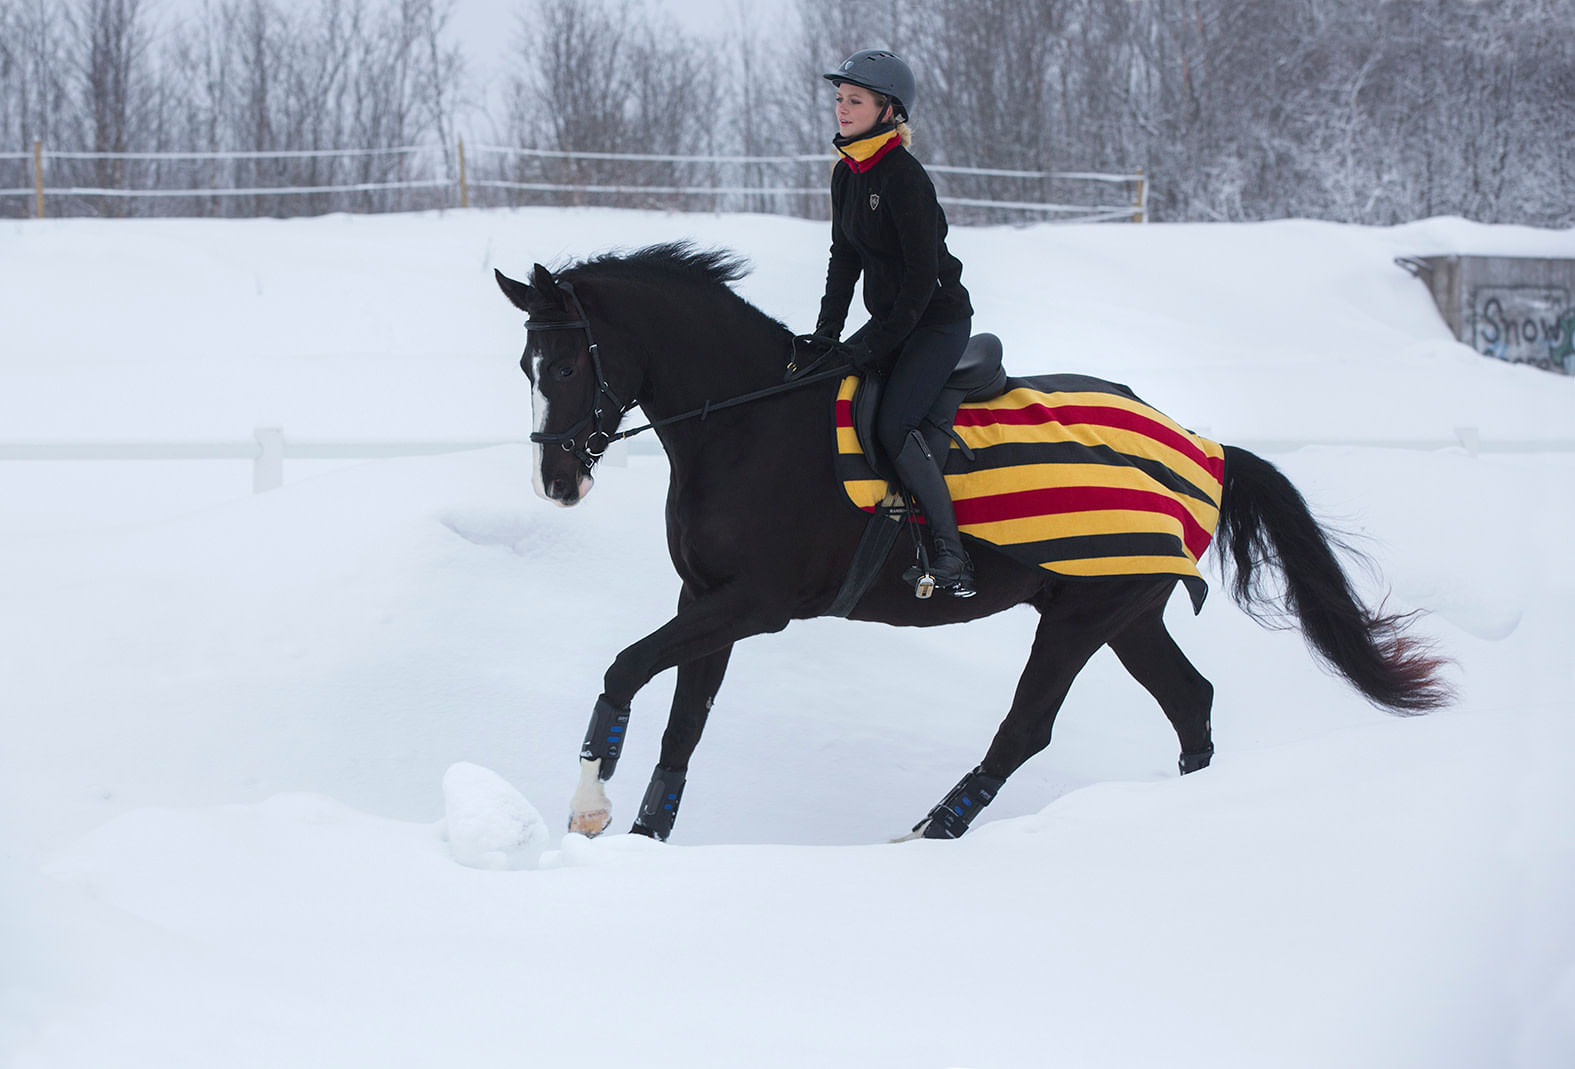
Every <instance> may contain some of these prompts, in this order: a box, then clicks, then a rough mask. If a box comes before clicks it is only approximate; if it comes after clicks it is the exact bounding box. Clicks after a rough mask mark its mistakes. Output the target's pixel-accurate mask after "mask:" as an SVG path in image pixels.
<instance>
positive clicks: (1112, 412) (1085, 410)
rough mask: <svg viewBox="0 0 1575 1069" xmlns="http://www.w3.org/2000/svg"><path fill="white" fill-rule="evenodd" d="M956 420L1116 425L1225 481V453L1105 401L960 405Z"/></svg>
mask: <svg viewBox="0 0 1575 1069" xmlns="http://www.w3.org/2000/svg"><path fill="white" fill-rule="evenodd" d="M953 422H954V423H955V424H956V425H957V426H959V427H989V426H995V425H1000V426H1013V427H1033V426H1042V425H1043V424H1046V423H1059V424H1061V425H1062V426H1066V427H1071V426H1076V425H1079V424H1081V425H1084V426H1089V427H1114V428H1116V429H1117V430H1124V431H1131V432H1132V433H1134V434H1141V435H1142V436H1143V437H1145V438H1151V439H1153V440H1154V441H1156V442H1159V443H1161V444H1162V445H1167V446H1169V447H1170V448H1171V449H1174V450H1175V451H1176V452H1178V453H1181V454H1183V455H1185V456H1188V457H1190V458H1192V461H1193V462H1194V463H1195V464H1197V465H1198V466H1199V467H1200V468H1202V469H1203V470H1205V471H1207V472H1208V473H1209V474H1210V475H1212V476H1214V478H1215V479H1217V480H1219V481H1221V482H1223V481H1224V479H1225V461H1224V458H1223V457H1211V456H1209V455H1208V454H1207V453H1205V452H1203V450H1202V449H1200V448H1198V446H1197V444H1196V443H1195V442H1194V441H1193V440H1192V439H1191V438H1190V437H1188V436H1187V435H1185V434H1183V433H1180V432H1178V431H1176V430H1174V429H1172V428H1170V427H1168V426H1166V425H1165V424H1163V423H1160V422H1159V421H1158V420H1155V419H1151V418H1149V417H1148V416H1144V415H1141V414H1139V413H1137V412H1130V411H1128V410H1126V409H1124V408H1112V407H1106V406H1104V405H1038V404H1035V405H1025V406H1024V407H1022V408H972V407H969V408H960V409H958V410H957V418H956V419H955V420H953Z"/></svg>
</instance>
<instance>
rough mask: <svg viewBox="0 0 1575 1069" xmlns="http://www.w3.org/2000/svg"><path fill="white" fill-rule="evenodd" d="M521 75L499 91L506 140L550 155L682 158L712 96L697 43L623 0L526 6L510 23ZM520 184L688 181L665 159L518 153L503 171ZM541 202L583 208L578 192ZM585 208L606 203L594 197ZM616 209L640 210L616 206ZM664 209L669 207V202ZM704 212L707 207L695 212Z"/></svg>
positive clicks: (694, 144) (709, 112)
mask: <svg viewBox="0 0 1575 1069" xmlns="http://www.w3.org/2000/svg"><path fill="white" fill-rule="evenodd" d="M516 50H517V53H518V66H519V69H520V70H521V71H522V72H523V73H522V74H520V75H518V76H516V77H515V79H514V80H513V82H512V84H511V86H510V88H509V94H508V136H509V138H510V139H511V140H512V141H513V142H514V144H516V145H518V146H520V147H521V148H526V149H542V150H550V151H553V152H586V153H645V154H667V155H684V154H693V153H696V152H698V151H700V148H699V147H700V146H701V145H702V144H704V143H705V140H706V137H707V131H708V127H709V126H710V124H711V123H712V122H714V120H715V113H714V111H713V108H714V107H715V102H716V100H717V99H718V98H717V97H716V95H715V94H716V93H717V92H718V91H719V90H718V88H717V84H716V79H715V76H714V73H713V70H712V68H711V65H709V64H707V63H706V61H705V56H706V54H707V51H708V49H707V48H706V47H705V46H704V44H703V43H701V42H699V41H697V40H694V39H693V38H691V37H689V36H688V35H686V34H684V33H682V32H681V31H679V30H678V29H677V28H676V27H674V26H673V25H672V24H671V23H670V22H662V21H657V20H653V19H651V18H649V17H647V16H646V14H645V12H644V9H643V8H642V7H640V6H639V5H637V4H634V3H632V2H630V0H622V2H618V3H607V2H602V0H586V2H583V3H576V4H562V3H556V2H552V0H535V2H533V3H532V4H530V5H529V6H528V7H527V8H525V9H524V10H523V11H522V12H521V14H520V19H519V27H518V39H517V45H516ZM505 173H506V174H507V177H508V179H509V180H511V181H513V182H516V183H521V184H524V185H527V186H573V187H577V188H579V189H582V190H583V189H586V188H588V187H589V188H592V189H601V188H614V187H631V186H658V187H662V188H669V189H671V188H680V187H682V185H683V183H685V182H687V181H695V180H697V179H696V178H695V176H694V173H693V170H692V169H686V168H683V167H680V166H678V165H677V164H675V163H672V162H655V163H642V164H639V165H632V164H629V163H627V162H623V161H611V160H600V159H594V158H567V159H565V158H557V157H549V158H541V157H531V156H523V157H520V158H519V159H518V160H516V161H515V162H514V164H513V165H512V166H511V167H509V168H508V169H507V171H506V172H505ZM537 192H540V193H545V194H547V195H546V196H544V197H540V198H533V199H540V200H543V201H545V202H546V203H585V202H586V201H585V196H584V195H582V194H558V195H552V191H549V190H540V191H537ZM593 202H594V203H608V200H607V199H606V197H604V196H602V195H600V194H596V195H595V199H594V201H593ZM624 203H649V202H648V201H640V200H638V199H636V200H635V201H633V202H631V201H627V200H626V201H624ZM666 203H667V204H668V205H671V204H672V203H674V202H673V200H672V199H671V198H670V197H668V198H666ZM702 206H703V207H707V208H710V207H713V206H714V202H712V203H707V204H704V205H702Z"/></svg>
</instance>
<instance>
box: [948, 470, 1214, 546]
mask: <svg viewBox="0 0 1575 1069" xmlns="http://www.w3.org/2000/svg"><path fill="white" fill-rule="evenodd" d="M955 507H956V510H957V522H958V523H959V524H961V525H963V526H971V525H973V524H979V523H999V522H1002V521H1004V520H1020V519H1024V518H1027V517H1033V516H1051V515H1054V516H1059V515H1063V514H1067V513H1073V512H1107V511H1110V510H1113V509H1124V510H1126V511H1129V512H1156V513H1160V514H1162V515H1166V516H1170V517H1173V518H1174V519H1175V520H1177V521H1178V522H1179V523H1180V524H1181V530H1182V541H1183V542H1185V543H1186V546H1187V552H1189V553H1191V554H1192V557H1193V559H1194V560H1196V559H1197V558H1199V557H1201V556H1203V551H1204V550H1205V549H1207V548H1208V546H1209V542H1210V541H1211V540H1212V536H1211V535H1210V533H1209V532H1208V531H1206V530H1204V529H1203V527H1202V526H1200V525H1199V524H1198V521H1197V520H1196V519H1194V518H1193V515H1192V513H1190V512H1188V511H1187V509H1186V507H1185V506H1184V505H1182V504H1181V502H1179V501H1177V500H1176V499H1174V498H1172V497H1169V496H1167V495H1165V494H1160V493H1155V492H1153V491H1151V490H1122V489H1118V488H1115V487H1108V486H1055V487H1043V488H1040V489H1035V490H1017V491H1012V492H1010V493H1004V494H987V495H984V496H981V497H965V498H961V499H959V500H958V501H956V502H955Z"/></svg>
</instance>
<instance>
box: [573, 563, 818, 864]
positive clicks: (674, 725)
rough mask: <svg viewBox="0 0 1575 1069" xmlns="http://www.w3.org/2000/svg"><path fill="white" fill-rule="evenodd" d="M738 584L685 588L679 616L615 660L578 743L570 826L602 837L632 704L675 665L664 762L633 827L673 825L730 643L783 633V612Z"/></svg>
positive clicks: (657, 829) (658, 833)
mask: <svg viewBox="0 0 1575 1069" xmlns="http://www.w3.org/2000/svg"><path fill="white" fill-rule="evenodd" d="M733 589H735V588H728V589H724V590H721V591H717V592H714V593H710V594H705V595H699V596H695V595H691V594H690V593H689V591H688V590H687V589H686V590H685V592H684V594H683V596H682V597H680V599H679V607H678V614H677V615H676V616H674V617H673V618H672V619H671V620H669V621H668V622H667V623H666V624H664V625H663V626H662V627H660V628H658V629H657V630H656V631H654V632H652V633H651V634H649V635H647V636H646V637H645V638H643V639H641V640H640V641H639V642H636V643H635V644H634V645H632V646H630V647H629V648H628V649H626V650H624V651H623V652H622V653H620V654H619V655H618V657H617V659H616V660H614V661H613V664H612V667H610V668H609V669H608V670H607V675H606V678H605V679H604V681H603V687H604V689H603V691H602V694H601V696H600V697H598V698H597V699H596V709H595V711H594V712H593V713H592V714H591V723H590V727H589V729H588V730H587V731H586V733H585V743H584V745H583V746H582V747H581V749H580V782H579V785H578V787H577V788H576V789H575V792H574V796H573V797H572V799H571V800H570V814H569V830H570V831H573V832H579V833H580V834H582V835H597V834H600V833H601V832H602V831H605V830H606V828H607V826H608V825H609V824H611V823H612V804H611V802H610V801H609V799H608V797H607V791H606V788H605V786H604V784H605V783H606V782H607V781H608V780H609V779H611V778H612V775H613V772H614V771H616V769H617V765H618V757H619V755H620V754H621V753H622V750H623V742H624V735H625V731H626V730H627V728H628V724H629V706H630V703H631V702H632V701H633V699H634V695H635V694H636V692H638V691H639V689H640V688H641V687H643V686H645V684H646V683H648V682H650V680H651V679H652V677H654V676H655V675H656V674H657V673H658V672H662V671H665V670H666V669H668V668H672V667H674V666H677V667H678V685H677V689H676V690H675V692H674V694H673V708H672V713H671V716H670V718H669V720H668V726H667V732H666V733H665V734H664V735H663V737H662V754H661V758H660V763H659V764H658V765H657V769H656V772H655V774H654V775H653V776H652V779H651V786H650V788H649V789H648V790H647V792H646V795H645V800H644V802H643V803H642V805H641V812H640V816H639V817H638V818H637V820H636V821H635V827H634V829H633V830H635V831H638V832H643V833H645V834H649V835H652V836H654V837H655V838H658V839H665V838H666V837H667V834H668V832H670V831H671V830H672V822H673V818H674V817H675V816H676V814H677V809H678V805H677V803H678V796H679V795H681V794H682V792H683V782H684V773H685V772H686V771H687V770H688V767H689V757H690V755H691V754H692V753H693V752H694V748H695V746H696V745H697V744H698V743H699V741H700V733H701V731H702V730H703V729H704V727H705V720H706V714H707V713H708V712H709V710H710V707H711V701H712V699H713V698H714V697H715V695H716V690H717V687H719V686H720V685H721V682H722V676H723V673H725V672H726V670H727V661H728V656H729V655H730V654H731V652H732V648H733V644H734V643H735V642H737V641H738V640H739V639H741V638H747V637H748V636H750V635H757V634H761V633H763V632H766V631H780V630H781V629H782V628H784V627H786V626H787V623H788V616H787V614H786V613H785V612H784V613H779V614H767V613H765V612H763V611H762V610H761V608H760V604H761V602H762V601H765V600H769V599H758V594H757V595H756V596H754V597H752V596H750V595H749V594H748V593H743V592H740V593H733V592H732V590H733Z"/></svg>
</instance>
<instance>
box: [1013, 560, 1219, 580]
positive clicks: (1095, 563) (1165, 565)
mask: <svg viewBox="0 0 1575 1069" xmlns="http://www.w3.org/2000/svg"><path fill="white" fill-rule="evenodd" d="M1040 567H1041V568H1044V569H1046V570H1048V571H1052V572H1060V573H1061V574H1062V575H1079V576H1106V575H1147V574H1150V573H1157V574H1160V575H1182V576H1194V575H1197V574H1198V573H1197V570H1196V569H1194V568H1189V567H1187V564H1186V561H1185V559H1184V558H1182V557H1098V558H1093V559H1089V560H1058V561H1047V562H1046V563H1044V564H1042V565H1040Z"/></svg>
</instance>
